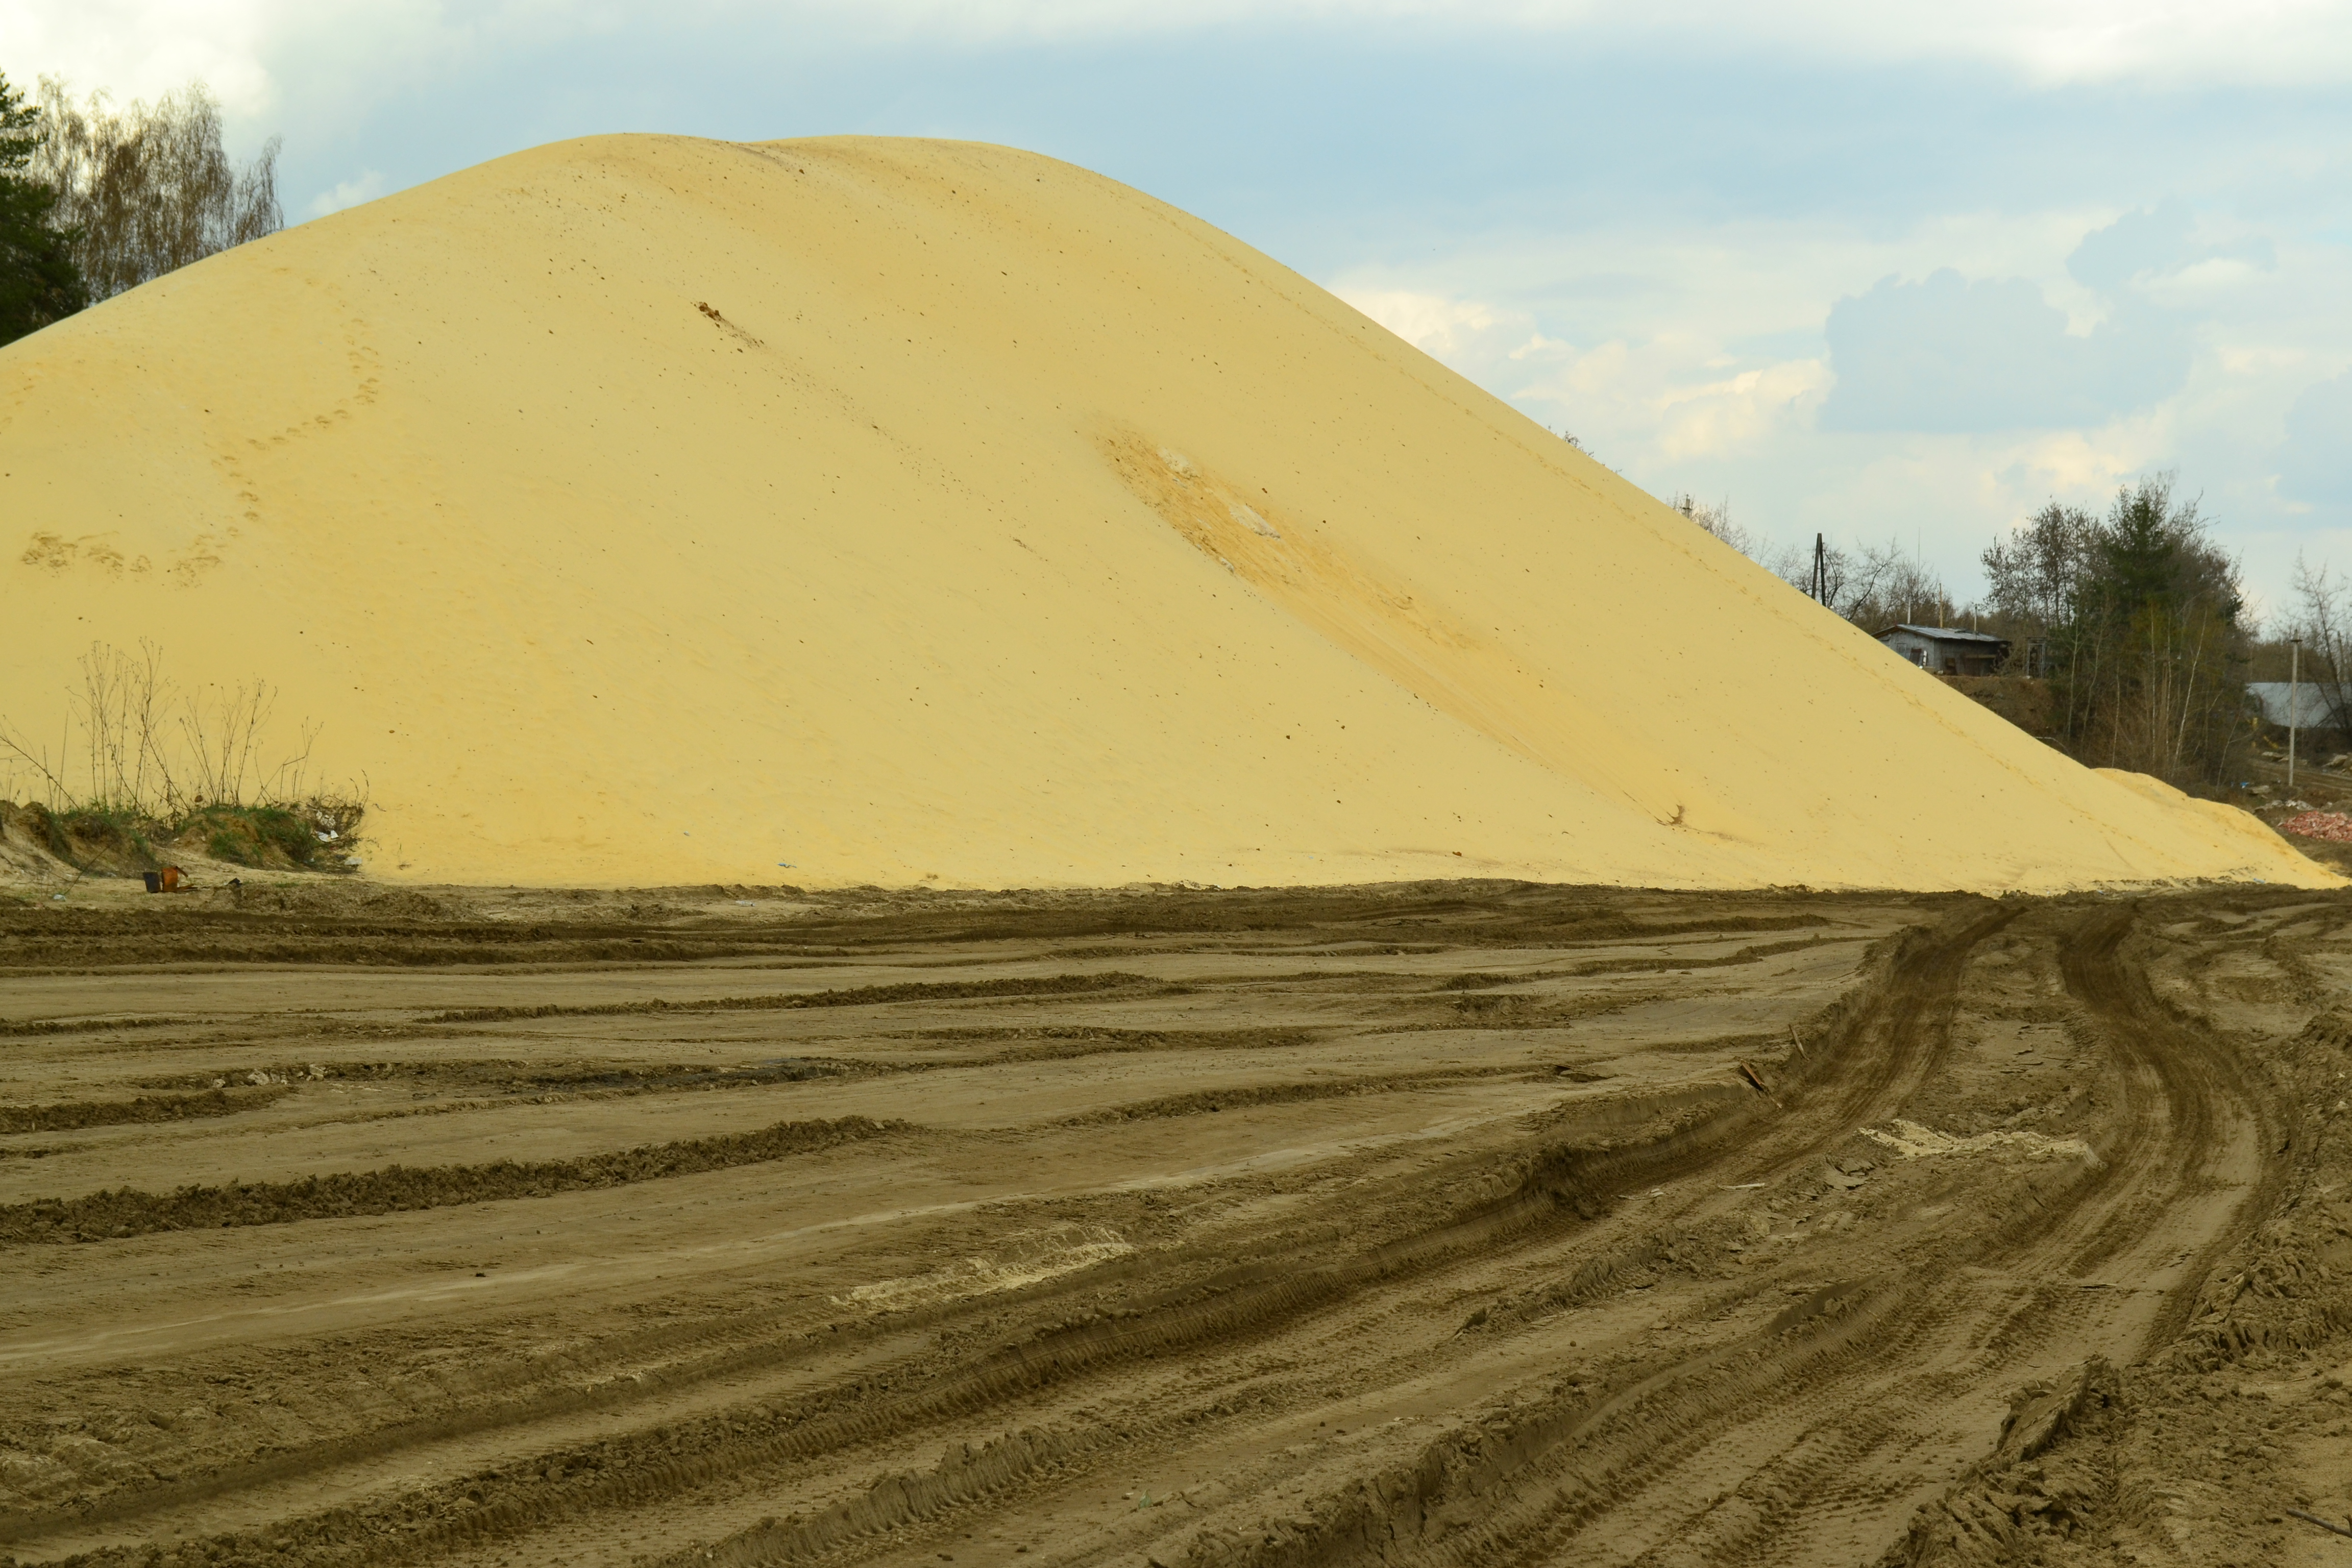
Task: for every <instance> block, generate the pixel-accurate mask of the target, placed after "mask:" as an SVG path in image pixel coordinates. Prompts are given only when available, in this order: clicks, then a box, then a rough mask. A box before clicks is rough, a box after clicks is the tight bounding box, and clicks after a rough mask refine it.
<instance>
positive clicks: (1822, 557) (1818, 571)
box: [1813, 533, 1830, 605]
mask: <svg viewBox="0 0 2352 1568" xmlns="http://www.w3.org/2000/svg"><path fill="white" fill-rule="evenodd" d="M1829 602H1830V552H1829V546H1828V545H1826V544H1823V543H1822V536H1821V535H1820V534H1818V533H1816V534H1815V535H1813V603H1815V604H1816V605H1826V604H1828V603H1829Z"/></svg>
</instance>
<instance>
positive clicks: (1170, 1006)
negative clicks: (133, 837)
mask: <svg viewBox="0 0 2352 1568" xmlns="http://www.w3.org/2000/svg"><path fill="white" fill-rule="evenodd" d="M242 899H243V901H242V902H241V903H240V902H237V901H236V897H235V896H233V895H230V894H228V893H226V892H224V893H221V894H217V895H197V896H194V897H191V898H184V899H177V900H168V901H167V900H146V901H142V900H132V899H119V900H110V901H104V900H102V901H100V905H99V907H82V905H81V904H72V905H59V904H54V903H47V902H45V903H42V904H37V905H26V904H21V903H19V904H8V903H5V902H0V1064H5V1065H4V1066H0V1279H5V1282H6V1284H5V1293H4V1294H0V1552H13V1553H14V1554H15V1556H16V1559H17V1560H18V1561H20V1562H26V1563H49V1562H58V1561H65V1560H80V1561H89V1562H108V1563H112V1562H123V1563H149V1562H162V1563H197V1562H223V1561H226V1562H236V1561H245V1562H252V1563H337V1564H341V1563H352V1564H357V1563H478V1564H484V1565H490V1564H539V1563H614V1564H618V1563H677V1564H686V1563H735V1564H753V1563H866V1562H906V1563H912V1562H932V1563H936V1562H939V1561H941V1560H951V1561H954V1562H957V1563H983V1564H994V1563H1005V1564H1011V1563H1021V1564H1043V1563H1055V1564H1080V1563H1085V1564H1096V1563H1100V1564H1142V1563H1159V1564H1161V1565H1163V1568H1176V1565H1178V1564H1185V1565H1197V1568H1210V1565H1223V1564H1235V1565H1239V1564H1249V1565H1252V1568H1276V1565H1284V1568H1288V1565H1294V1564H1295V1565H1298V1568H1305V1565H1307V1564H1353V1563H1396V1564H1405V1563H1454V1564H1473V1563H1475V1564H1488V1563H1530V1564H1533V1563H1643V1564H1662V1565H1663V1564H1670V1563H1671V1564H1700V1563H1719V1564H1732V1563H1738V1564H1749V1563H1792V1564H1793V1563H1806V1564H1810V1563H1877V1562H1881V1561H1895V1562H1918V1563H1928V1562H1944V1561H1962V1562H2011V1561H2034V1560H2043V1561H2050V1562H2074V1561H2081V1562H2085V1563H2088V1562H2093V1561H2096V1562H2112V1561H2118V1560H2123V1561H2133V1560H2137V1561H2139V1562H2145V1563H2172V1562H2179V1563H2208V1562H2210V1563H2225V1562H2246V1563H2252V1562H2279V1561H2287V1562H2297V1561H2310V1562H2321V1561H2335V1560H2336V1557H2337V1556H2342V1555H2345V1554H2346V1553H2347V1552H2352V1541H2339V1540H2337V1538H2336V1537H2333V1536H2330V1535H2329V1534H2327V1533H2326V1531H2324V1530H2322V1529H2321V1528H2320V1527H2318V1526H2316V1525H2314V1524H2310V1523H2306V1522H2305V1521H2301V1520H2298V1519H2296V1518H2295V1517H2294V1515H2293V1514H2292V1513H2290V1512H2289V1511H2287V1510H2304V1511H2306V1512H2313V1513H2316V1514H2318V1515H2319V1516H2321V1517H2323V1518H2336V1519H2340V1518H2342V1517H2343V1516H2344V1515H2346V1514H2347V1512H2352V1391H2347V1389H2346V1388H2345V1386H2344V1384H2345V1383H2346V1381H2347V1377H2346V1374H2345V1373H2344V1372H2343V1370H2342V1369H2343V1366H2344V1363H2345V1361H2346V1358H2347V1353H2352V1339H2347V1336H2348V1335H2352V1138H2347V1131H2346V1129H2347V1114H2352V1112H2347V1105H2346V1096H2347V1092H2352V1079H2347V1076H2346V1075H2347V1071H2352V1053H2347V1041H2352V903H2347V902H2345V901H2344V900H2341V899H2340V898H2338V897H2336V896H2334V895H2326V894H2309V893H2291V892H2286V891H2273V890H2270V889H2259V888H2257V889H2239V890H2234V891H2229V892H2208V893H2200V894H2196V895H2183V896H2178V897H2167V898H2144V899H2140V900H2087V899H2086V900H2067V901H2029V900H2010V901H2002V902H1994V901H1990V900H1981V899H1971V898H1961V897H1952V898H1940V899H1939V898H1908V897H1898V896H1883V897H1875V898H1865V897H1825V896H1818V895H1764V894H1759V895H1750V896H1741V897H1721V896H1705V897H1702V896H1685V895H1661V894H1639V893H1623V892H1605V891H1604V892H1595V891H1591V890H1581V889H1536V888H1525V887H1509V886H1496V885H1491V884H1459V885H1447V886H1424V887H1419V888H1410V889H1378V890H1361V891H1343V892H1331V893H1254V892H1246V891H1241V892H1215V891H1192V892H1185V891H1158V892H1149V893H1141V892H1139V893H1127V894H1118V893H1102V894H1089V895H1060V896H1053V895H1005V896H961V895H953V894H946V893H941V894H937V895H931V896H928V897H919V898H917V897H885V896H882V895H878V894H877V895H870V896H861V895H838V896H829V897H825V898H814V897H808V898H803V897H800V896H797V895H795V896H781V895H774V894H761V893H753V892H749V891H746V890H743V889H707V890H699V891H694V892H685V893H678V892H673V893H670V894H664V895H653V894H635V895H606V894H592V895H567V894H531V893H514V894H492V893H488V892H473V893H464V894H457V893H452V894H448V895H446V896H443V895H432V894H417V893H393V892H386V891H383V890H380V889H365V888H361V887H356V886H335V887H330V886H321V885H317V884H308V885H304V886H299V887H291V888H288V889H277V890H265V889H245V891H244V893H243V895H242ZM88 902H89V900H83V903H88ZM2339 1005H2341V1006H2344V1007H2346V1008H2347V1011H2345V1012H2338V1011H2337V1009H2338V1007H2339ZM2347 1522H2352V1521H2347ZM2331 1552H2332V1553H2335V1555H2331Z"/></svg>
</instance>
